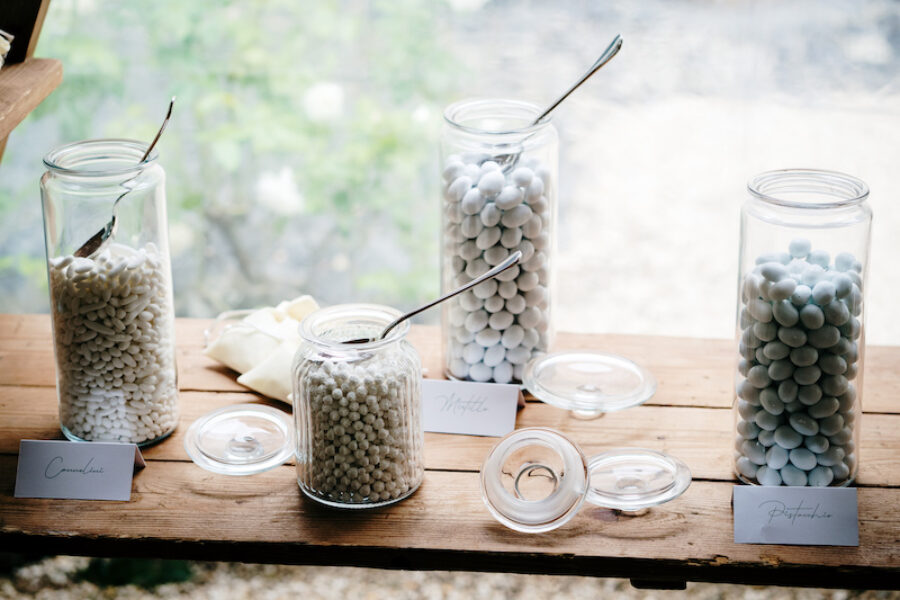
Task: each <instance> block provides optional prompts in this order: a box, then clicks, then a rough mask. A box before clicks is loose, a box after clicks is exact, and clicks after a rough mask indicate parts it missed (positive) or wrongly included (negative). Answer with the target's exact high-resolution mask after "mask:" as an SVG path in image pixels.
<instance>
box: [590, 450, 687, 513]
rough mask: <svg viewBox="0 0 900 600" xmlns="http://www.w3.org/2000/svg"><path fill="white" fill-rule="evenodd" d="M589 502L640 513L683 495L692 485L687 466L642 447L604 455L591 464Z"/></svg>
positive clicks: (666, 455) (665, 455)
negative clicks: (644, 509)
mask: <svg viewBox="0 0 900 600" xmlns="http://www.w3.org/2000/svg"><path fill="white" fill-rule="evenodd" d="M588 470H589V471H590V484H589V486H588V493H587V501H588V502H590V503H591V504H594V505H597V506H603V507H605V508H617V509H619V510H628V511H632V510H641V509H643V508H649V507H651V506H657V505H659V504H662V503H664V502H668V501H669V500H673V499H674V498H677V497H678V496H680V495H681V494H682V493H683V492H684V491H685V490H686V489H687V488H688V486H689V485H690V484H691V471H690V469H688V467H687V465H686V464H684V463H683V462H681V461H680V460H678V459H677V458H675V457H673V456H669V455H668V454H663V453H662V452H657V451H655V450H645V449H642V448H620V449H616V450H610V451H609V452H603V453H602V454H598V455H596V456H594V457H592V458H591V460H590V462H589V463H588Z"/></svg>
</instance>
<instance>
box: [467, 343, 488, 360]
mask: <svg viewBox="0 0 900 600" xmlns="http://www.w3.org/2000/svg"><path fill="white" fill-rule="evenodd" d="M462 357H463V360H464V361H466V362H467V363H469V364H470V365H474V364H475V363H477V362H479V361H481V359H482V358H483V357H484V347H483V346H481V345H480V344H476V343H474V342H473V343H471V344H466V346H465V347H464V348H463V353H462Z"/></svg>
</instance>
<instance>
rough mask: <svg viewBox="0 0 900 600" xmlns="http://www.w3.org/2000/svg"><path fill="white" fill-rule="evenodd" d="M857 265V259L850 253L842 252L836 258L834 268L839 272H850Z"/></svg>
mask: <svg viewBox="0 0 900 600" xmlns="http://www.w3.org/2000/svg"><path fill="white" fill-rule="evenodd" d="M854 263H856V257H855V256H853V255H852V254H850V253H849V252H840V253H838V255H837V256H835V257H834V268H835V269H837V270H838V271H849V270H850V269H852V268H853V265H854Z"/></svg>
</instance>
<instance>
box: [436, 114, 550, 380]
mask: <svg viewBox="0 0 900 600" xmlns="http://www.w3.org/2000/svg"><path fill="white" fill-rule="evenodd" d="M539 114H540V109H539V108H538V107H537V106H535V105H533V104H529V103H526V102H519V101H515V100H502V99H488V100H464V101H461V102H457V103H456V104H452V105H450V106H449V107H448V108H447V109H446V110H445V111H444V121H445V123H444V129H443V134H442V138H441V165H442V184H443V194H442V196H443V200H442V208H443V210H442V211H441V212H442V227H441V232H442V236H441V237H442V244H441V288H442V290H443V291H444V292H447V291H450V290H451V289H453V288H456V287H458V286H460V285H462V284H464V283H466V282H469V281H471V280H472V279H474V278H475V277H477V276H479V275H481V274H482V273H484V272H486V271H487V270H488V269H490V268H491V267H492V266H494V265H497V264H499V263H500V262H502V261H503V260H504V259H505V258H506V257H507V256H509V254H510V253H511V252H514V251H515V250H521V252H522V259H521V263H520V264H519V265H517V266H515V267H513V268H512V269H509V270H508V271H505V272H504V273H502V274H500V275H498V276H497V277H496V278H495V279H491V280H489V281H485V282H484V283H482V284H479V285H478V286H477V287H475V288H473V289H472V290H469V291H468V292H465V293H464V294H461V295H459V296H457V297H456V298H454V299H452V300H451V301H449V302H445V303H444V306H443V312H442V320H441V323H442V343H443V348H444V368H445V372H446V374H447V376H448V377H451V378H454V379H468V380H474V381H493V382H497V383H509V382H511V381H516V382H521V380H522V375H523V371H524V367H525V363H527V362H528V361H529V359H531V358H532V357H533V356H535V355H537V354H540V353H543V352H546V351H547V350H548V348H549V346H550V342H551V338H552V334H553V332H552V328H551V319H550V306H551V290H552V289H553V278H554V270H553V256H554V250H555V245H556V235H555V229H556V180H557V172H558V152H559V148H558V137H557V134H556V129H555V128H554V127H553V125H551V124H550V122H549V120H545V121H543V122H541V123H540V124H538V125H532V124H531V123H532V122H533V121H534V119H535V118H536V117H537V116H538V115H539Z"/></svg>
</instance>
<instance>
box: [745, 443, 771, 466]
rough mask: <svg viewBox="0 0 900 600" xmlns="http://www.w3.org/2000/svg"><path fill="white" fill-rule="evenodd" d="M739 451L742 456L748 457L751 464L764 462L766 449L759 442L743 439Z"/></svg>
mask: <svg viewBox="0 0 900 600" xmlns="http://www.w3.org/2000/svg"><path fill="white" fill-rule="evenodd" d="M741 452H742V453H743V455H744V456H746V457H747V458H749V459H750V461H751V462H752V463H753V464H756V465H764V464H766V449H765V447H764V446H763V445H762V444H760V443H759V442H755V441H753V440H745V441H744V443H742V444H741Z"/></svg>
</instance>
